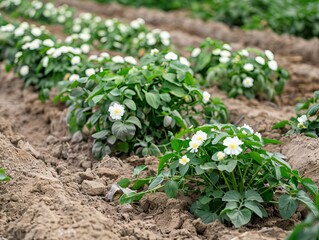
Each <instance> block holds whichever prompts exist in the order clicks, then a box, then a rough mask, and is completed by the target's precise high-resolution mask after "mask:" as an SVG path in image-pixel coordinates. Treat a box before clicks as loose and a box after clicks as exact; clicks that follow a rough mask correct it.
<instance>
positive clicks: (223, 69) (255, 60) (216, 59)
mask: <svg viewBox="0 0 319 240" xmlns="http://www.w3.org/2000/svg"><path fill="white" fill-rule="evenodd" d="M191 62H192V64H193V66H194V71H195V73H197V74H198V75H200V77H201V78H202V81H201V83H202V84H203V85H205V86H209V85H217V86H218V87H219V88H220V89H221V90H223V91H225V92H227V94H228V96H229V97H236V96H238V95H244V96H245V97H247V98H249V99H252V98H257V97H258V98H261V99H269V100H274V98H275V96H277V95H280V94H281V93H282V91H283V89H284V86H285V82H286V80H287V78H288V73H287V71H285V70H284V69H282V68H281V67H279V66H278V64H277V62H276V61H275V59H274V55H273V53H272V52H271V51H269V50H266V51H264V52H261V51H259V50H257V49H242V50H239V51H236V52H233V51H232V48H231V47H230V46H229V45H228V44H225V43H222V42H220V41H215V40H212V39H206V40H205V41H204V42H203V43H202V44H201V46H200V48H195V49H193V51H192V57H191Z"/></svg>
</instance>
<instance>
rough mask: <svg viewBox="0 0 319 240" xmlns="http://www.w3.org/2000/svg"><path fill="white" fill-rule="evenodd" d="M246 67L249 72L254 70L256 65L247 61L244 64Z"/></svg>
mask: <svg viewBox="0 0 319 240" xmlns="http://www.w3.org/2000/svg"><path fill="white" fill-rule="evenodd" d="M244 69H245V70H246V71H247V72H251V71H253V70H254V65H252V64H251V63H246V64H245V65H244Z"/></svg>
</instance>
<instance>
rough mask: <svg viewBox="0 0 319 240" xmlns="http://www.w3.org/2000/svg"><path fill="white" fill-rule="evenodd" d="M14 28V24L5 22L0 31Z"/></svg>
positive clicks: (9, 30) (11, 30)
mask: <svg viewBox="0 0 319 240" xmlns="http://www.w3.org/2000/svg"><path fill="white" fill-rule="evenodd" d="M14 29H15V26H14V25H13V24H7V25H4V26H1V27H0V31H3V32H13V31H14Z"/></svg>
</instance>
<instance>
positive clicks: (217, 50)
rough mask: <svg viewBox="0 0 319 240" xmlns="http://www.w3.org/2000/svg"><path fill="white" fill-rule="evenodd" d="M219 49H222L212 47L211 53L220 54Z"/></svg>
mask: <svg viewBox="0 0 319 240" xmlns="http://www.w3.org/2000/svg"><path fill="white" fill-rule="evenodd" d="M221 51H222V50H220V49H219V48H217V49H214V50H213V51H212V54H213V55H220V53H221Z"/></svg>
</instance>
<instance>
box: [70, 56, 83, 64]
mask: <svg viewBox="0 0 319 240" xmlns="http://www.w3.org/2000/svg"><path fill="white" fill-rule="evenodd" d="M80 62H81V58H80V57H79V56H74V57H73V58H72V59H71V64H72V65H73V66H74V65H78V64H79V63H80Z"/></svg>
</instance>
